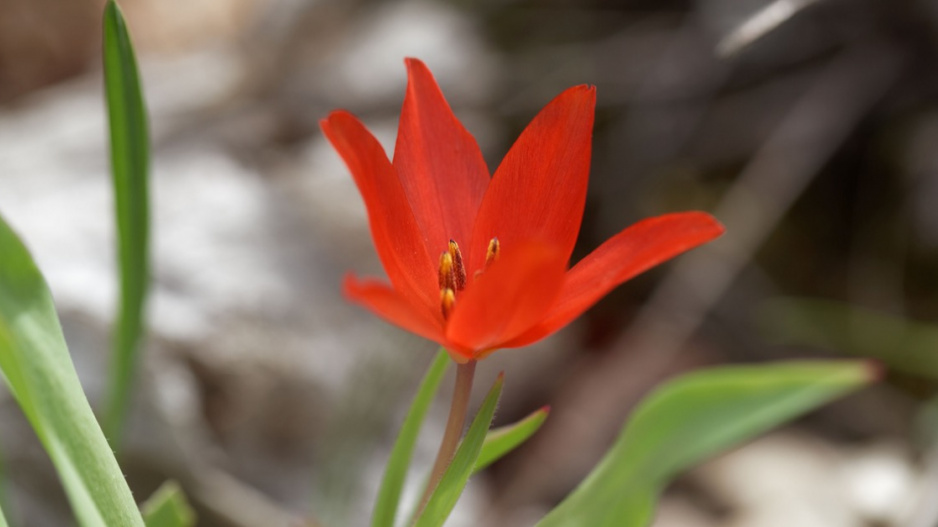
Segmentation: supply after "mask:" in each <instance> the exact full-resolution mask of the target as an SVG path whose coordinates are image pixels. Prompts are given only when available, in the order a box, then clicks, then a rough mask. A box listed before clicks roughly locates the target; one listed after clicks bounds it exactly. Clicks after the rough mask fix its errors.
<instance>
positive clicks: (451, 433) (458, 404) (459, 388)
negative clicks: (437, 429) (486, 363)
mask: <svg viewBox="0 0 938 527" xmlns="http://www.w3.org/2000/svg"><path fill="white" fill-rule="evenodd" d="M475 372H476V361H474V360H470V361H469V362H467V363H465V364H460V365H458V366H457V368H456V386H455V388H453V402H452V404H451V405H450V408H449V419H447V421H446V431H445V432H443V440H442V441H441V442H440V450H439V451H438V452H437V454H436V461H434V462H433V470H432V471H430V480H429V481H428V482H427V488H426V489H425V490H424V492H423V498H421V499H420V507H418V508H417V515H416V517H420V514H421V513H422V512H423V509H424V507H426V506H427V502H428V501H430V496H432V495H433V491H434V490H436V486H437V485H438V484H439V483H440V479H442V478H443V473H444V472H446V467H448V466H449V463H450V461H452V459H453V453H455V452H456V446H457V445H459V439H460V438H461V437H462V431H463V427H464V426H465V424H466V413H467V410H468V409H469V395H470V394H471V393H472V378H473V377H474V376H475Z"/></svg>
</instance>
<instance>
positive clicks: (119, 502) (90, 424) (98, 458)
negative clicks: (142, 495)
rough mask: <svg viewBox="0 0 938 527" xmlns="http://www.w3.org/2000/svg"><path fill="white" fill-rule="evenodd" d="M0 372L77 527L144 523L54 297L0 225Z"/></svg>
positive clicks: (130, 526)
mask: <svg viewBox="0 0 938 527" xmlns="http://www.w3.org/2000/svg"><path fill="white" fill-rule="evenodd" d="M0 369H2V371H3V376H4V377H5V379H6V381H7V384H8V385H9V387H10V391H11V393H12V394H13V397H14V398H15V399H16V401H17V402H18V403H19V405H20V407H21V408H22V409H23V413H24V414H26V417H27V418H28V419H29V422H30V424H31V425H32V427H33V429H34V430H35V431H36V435H37V436H39V440H40V441H41V442H42V444H43V446H44V447H45V449H46V451H47V452H48V453H49V457H51V458H52V462H53V464H54V465H55V468H56V469H57V470H58V473H59V477H60V478H61V479H62V483H63V485H64V487H65V492H66V494H67V495H68V498H69V501H70V502H71V504H72V508H73V509H74V511H75V515H76V516H77V518H78V522H79V523H80V524H81V525H82V526H83V527H113V526H115V525H120V526H121V527H125V526H126V527H142V526H143V519H142V517H141V516H140V512H139V511H138V510H137V506H136V504H135V503H134V500H133V496H131V494H130V488H129V487H128V486H127V482H126V481H124V475H123V473H122V472H121V469H120V467H119V466H118V465H117V460H116V459H115V458H114V454H113V452H112V451H111V448H110V446H108V443H107V441H106V440H105V438H104V434H103V433H102V431H101V428H100V427H99V426H98V422H97V420H95V417H94V414H93V413H92V411H91V406H90V405H89V404H88V399H86V398H85V394H84V392H83V391H82V389H81V384H80V383H79V381H78V375H77V374H76V373H75V367H74V365H73V364H72V360H71V357H69V354H68V348H67V347H66V345H65V338H64V337H63V335H62V328H61V326H60V325H59V319H58V317H57V316H56V313H55V306H54V305H53V302H52V296H51V295H50V294H49V290H48V287H47V286H46V283H45V280H44V279H43V277H42V275H41V273H40V272H39V269H37V268H36V264H35V263H34V262H33V259H32V256H30V254H29V252H28V251H27V250H26V247H25V246H23V243H22V242H21V241H20V240H19V238H18V237H17V236H16V234H15V233H14V232H13V231H12V230H11V229H10V227H9V226H8V225H7V224H6V222H5V221H4V220H3V218H2V217H0Z"/></svg>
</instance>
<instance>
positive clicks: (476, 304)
mask: <svg viewBox="0 0 938 527" xmlns="http://www.w3.org/2000/svg"><path fill="white" fill-rule="evenodd" d="M566 260H567V257H566V256H565V255H564V254H563V253H561V252H560V251H559V250H557V249H556V248H554V247H552V246H549V245H544V244H541V243H526V244H523V245H520V246H516V247H514V248H513V249H512V250H511V251H509V250H506V251H505V252H504V253H503V255H502V256H501V257H500V258H499V260H498V261H496V262H494V263H493V264H492V265H491V267H490V268H489V269H488V270H486V271H485V273H484V274H482V275H481V276H479V277H478V278H477V279H475V280H474V281H473V282H472V283H471V284H470V285H469V287H468V288H466V290H465V292H464V293H463V294H462V295H461V296H459V297H458V298H457V300H456V307H455V308H454V309H453V314H452V315H451V316H450V319H449V321H448V323H447V325H446V338H447V340H449V341H450V342H453V343H457V344H458V346H460V347H463V348H468V349H471V350H475V351H476V355H477V357H478V356H479V355H483V354H485V352H488V351H491V350H492V349H493V348H497V347H501V346H500V345H501V343H502V342H504V341H506V340H509V339H512V338H514V337H516V336H518V335H520V334H521V333H523V332H524V331H526V330H528V329H529V328H531V326H533V325H534V324H536V323H537V322H538V321H540V320H541V319H542V318H543V317H544V315H545V314H546V313H547V311H548V310H549V309H550V307H551V305H552V304H553V302H554V300H555V299H556V298H557V295H558V294H559V293H560V288H561V286H562V284H563V277H564V269H565V267H566Z"/></svg>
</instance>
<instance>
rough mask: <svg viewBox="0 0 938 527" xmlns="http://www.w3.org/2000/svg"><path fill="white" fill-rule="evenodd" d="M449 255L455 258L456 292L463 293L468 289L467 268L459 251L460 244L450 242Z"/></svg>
mask: <svg viewBox="0 0 938 527" xmlns="http://www.w3.org/2000/svg"><path fill="white" fill-rule="evenodd" d="M449 254H450V256H452V257H453V269H454V272H455V275H456V276H455V278H456V290H457V291H462V290H463V289H465V288H466V266H465V264H463V261H462V253H461V252H460V251H459V244H457V243H456V240H450V241H449Z"/></svg>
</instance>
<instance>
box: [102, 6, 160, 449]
mask: <svg viewBox="0 0 938 527" xmlns="http://www.w3.org/2000/svg"><path fill="white" fill-rule="evenodd" d="M104 81H105V82H104V86H105V91H106V95H107V108H108V116H109V125H110V137H111V173H112V176H113V178H112V179H113V184H114V203H115V213H116V220H117V221H116V223H117V253H118V262H119V267H120V299H119V307H118V313H117V323H116V325H115V329H114V336H113V350H112V355H111V365H110V372H109V384H108V395H107V403H106V411H105V418H104V429H105V432H106V435H107V437H108V440H109V441H110V443H111V446H112V447H113V448H114V449H115V450H118V451H119V450H120V444H121V436H122V431H123V427H124V419H125V416H126V414H127V408H128V406H129V403H130V400H131V397H132V393H131V389H132V387H133V386H132V385H133V376H134V371H135V369H136V367H135V366H136V363H137V355H138V349H139V347H140V343H141V339H142V336H143V325H144V321H143V318H144V303H145V301H146V296H147V286H148V283H149V233H150V226H149V223H150V219H149V197H148V189H147V187H148V172H149V166H150V152H149V150H150V147H149V136H148V132H147V116H146V109H145V107H144V102H143V93H142V91H141V89H140V79H139V75H138V72H137V61H136V58H135V57H134V49H133V44H132V43H131V40H130V35H129V34H128V32H127V25H126V23H125V22H124V17H123V15H122V14H121V11H120V8H119V7H118V6H117V3H116V2H114V0H109V1H108V2H107V5H106V6H105V8H104Z"/></svg>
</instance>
